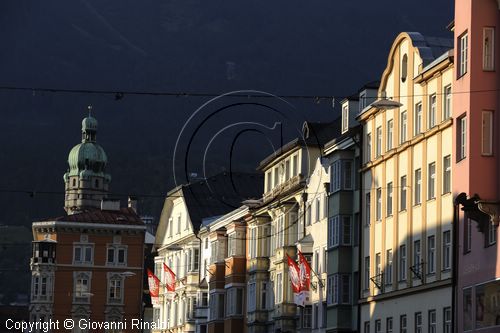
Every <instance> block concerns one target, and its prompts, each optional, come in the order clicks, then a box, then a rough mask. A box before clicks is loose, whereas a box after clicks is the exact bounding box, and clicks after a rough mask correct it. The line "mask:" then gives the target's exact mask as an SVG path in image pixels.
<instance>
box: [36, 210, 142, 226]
mask: <svg viewBox="0 0 500 333" xmlns="http://www.w3.org/2000/svg"><path fill="white" fill-rule="evenodd" d="M45 221H64V222H75V223H100V224H123V225H144V222H142V220H141V218H140V217H139V215H137V213H136V212H135V211H134V210H133V209H132V208H121V209H120V210H100V209H92V210H87V211H84V212H81V213H76V214H72V215H63V216H59V217H56V218H51V219H46V220H45Z"/></svg>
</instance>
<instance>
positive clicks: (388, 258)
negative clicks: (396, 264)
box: [385, 249, 392, 284]
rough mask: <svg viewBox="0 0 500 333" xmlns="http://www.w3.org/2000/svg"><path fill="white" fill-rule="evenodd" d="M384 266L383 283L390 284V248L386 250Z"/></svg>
mask: <svg viewBox="0 0 500 333" xmlns="http://www.w3.org/2000/svg"><path fill="white" fill-rule="evenodd" d="M385 267H386V268H385V284H392V249H390V250H387V256H386V263H385Z"/></svg>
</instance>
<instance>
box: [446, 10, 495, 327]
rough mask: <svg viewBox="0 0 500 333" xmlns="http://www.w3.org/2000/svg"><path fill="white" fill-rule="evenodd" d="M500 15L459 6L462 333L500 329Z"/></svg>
mask: <svg viewBox="0 0 500 333" xmlns="http://www.w3.org/2000/svg"><path fill="white" fill-rule="evenodd" d="M499 8H500V2H498V1H495V0H474V1H471V0H456V1H455V24H454V37H455V53H454V57H455V74H454V77H453V89H454V105H455V106H454V108H453V121H454V124H455V126H454V132H453V152H454V153H455V156H454V159H453V193H454V194H455V196H456V204H457V206H456V209H457V211H456V224H457V226H458V228H457V235H456V238H457V242H458V244H459V246H458V247H457V250H456V257H457V270H456V274H457V290H456V304H457V309H456V323H457V331H458V332H479V331H480V332H498V331H499V330H500V306H499V304H498V301H497V300H498V295H499V293H500V260H499V258H500V250H499V247H498V242H497V239H498V221H499V212H500V205H499V200H500V197H499V193H500V185H499V184H500V183H499V181H500V179H499V177H498V170H499V163H498V156H499V153H500V150H499V149H500V145H498V142H499V141H498V136H497V135H498V134H497V133H498V130H499V125H500V121H499V117H498V114H497V112H498V108H499V105H500V99H499V98H500V94H499V92H498V90H499V83H500V78H499V75H498V66H499V64H500V58H499V53H500V52H498V45H500V40H499V34H498V27H499V23H500V10H499ZM464 92H465V93H464Z"/></svg>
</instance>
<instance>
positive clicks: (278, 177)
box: [273, 167, 280, 187]
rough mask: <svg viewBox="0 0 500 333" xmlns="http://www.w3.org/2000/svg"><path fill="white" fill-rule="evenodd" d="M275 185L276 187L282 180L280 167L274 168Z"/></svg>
mask: <svg viewBox="0 0 500 333" xmlns="http://www.w3.org/2000/svg"><path fill="white" fill-rule="evenodd" d="M273 181H274V182H273V185H274V187H276V186H278V184H279V181H280V170H279V168H278V167H276V168H274V177H273Z"/></svg>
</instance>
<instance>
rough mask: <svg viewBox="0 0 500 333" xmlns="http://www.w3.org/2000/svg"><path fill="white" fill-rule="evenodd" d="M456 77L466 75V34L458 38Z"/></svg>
mask: <svg viewBox="0 0 500 333" xmlns="http://www.w3.org/2000/svg"><path fill="white" fill-rule="evenodd" d="M457 44H458V52H457V54H458V71H457V72H458V73H457V74H458V77H459V78H460V77H461V76H463V75H465V73H467V63H468V47H469V45H468V44H469V42H468V37H467V33H464V34H462V35H461V36H460V37H458V43H457Z"/></svg>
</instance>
